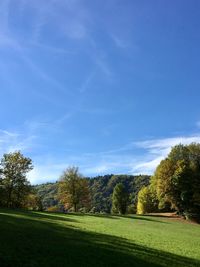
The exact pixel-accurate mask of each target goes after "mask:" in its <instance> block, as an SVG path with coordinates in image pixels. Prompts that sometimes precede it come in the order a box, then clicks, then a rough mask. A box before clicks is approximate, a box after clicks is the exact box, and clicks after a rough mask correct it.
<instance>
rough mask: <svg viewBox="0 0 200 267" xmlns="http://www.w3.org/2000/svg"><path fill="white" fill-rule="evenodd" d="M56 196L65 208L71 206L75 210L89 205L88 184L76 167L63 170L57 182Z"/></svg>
mask: <svg viewBox="0 0 200 267" xmlns="http://www.w3.org/2000/svg"><path fill="white" fill-rule="evenodd" d="M58 198H59V200H60V202H61V203H62V204H63V205H64V207H65V208H66V209H70V208H73V210H74V211H75V212H76V211H78V209H79V208H82V207H88V206H89V204H90V191H89V184H88V181H87V179H85V178H83V177H82V175H81V174H80V173H79V170H78V168H77V167H69V168H68V169H66V170H65V171H64V172H63V174H62V176H61V178H60V181H59V184H58Z"/></svg>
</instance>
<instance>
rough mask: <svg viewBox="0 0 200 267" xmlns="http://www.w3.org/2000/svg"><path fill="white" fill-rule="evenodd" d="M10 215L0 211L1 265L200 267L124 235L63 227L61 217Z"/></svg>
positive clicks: (16, 266) (194, 261)
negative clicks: (111, 234) (117, 235)
mask: <svg viewBox="0 0 200 267" xmlns="http://www.w3.org/2000/svg"><path fill="white" fill-rule="evenodd" d="M13 214H15V211H12V212H9V213H6V212H4V213H3V214H0V266H1V267H34V266H38V267H43V266H44V267H47V266H48V267H54V266H55V267H62V266H63V267H64V266H72V267H75V266H81V267H85V266H88V267H89V266H91V267H101V266H102V267H103V266H107V267H112V266H115V267H125V266H127V267H133V266H149V267H158V266H176V267H178V266H182V267H183V266H187V267H188V266H200V262H199V261H197V260H193V259H189V258H187V257H181V256H177V255H174V254H171V253H167V252H163V251H160V250H156V249H151V248H148V247H145V246H141V245H138V244H134V243H132V242H130V241H129V240H126V239H123V238H118V237H114V236H110V235H105V234H98V233H92V232H85V231H81V230H78V229H74V228H73V227H70V226H66V225H65V226H64V225H63V226H62V224H61V223H62V219H61V222H60V223H59V224H58V223H57V220H58V218H56V220H54V219H55V218H52V220H51V221H50V220H48V221H45V219H46V213H45V214H44V215H43V214H39V216H38V217H37V214H35V213H29V212H27V213H25V212H22V213H21V215H22V217H20V212H17V213H16V214H17V216H13ZM26 215H27V217H26ZM51 217H54V216H51ZM41 218H42V220H41Z"/></svg>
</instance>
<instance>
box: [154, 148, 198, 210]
mask: <svg viewBox="0 0 200 267" xmlns="http://www.w3.org/2000/svg"><path fill="white" fill-rule="evenodd" d="M151 181H152V186H154V188H155V190H156V193H157V197H158V200H159V207H160V208H162V207H164V206H166V205H168V204H170V205H171V208H172V209H175V210H177V211H179V212H181V213H182V212H189V213H199V211H200V144H196V143H192V144H190V145H182V144H180V145H177V146H175V147H173V148H172V150H171V152H170V153H169V155H168V157H167V158H166V159H164V160H163V161H161V163H160V164H159V166H158V167H157V169H156V171H155V174H154V176H153V178H152V180H151Z"/></svg>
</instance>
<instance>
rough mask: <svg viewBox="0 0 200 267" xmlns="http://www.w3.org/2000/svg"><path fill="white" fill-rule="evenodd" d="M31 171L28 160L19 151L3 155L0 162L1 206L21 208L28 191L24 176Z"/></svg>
mask: <svg viewBox="0 0 200 267" xmlns="http://www.w3.org/2000/svg"><path fill="white" fill-rule="evenodd" d="M32 169H33V165H32V161H31V159H30V158H27V157H24V156H23V155H22V154H21V153H20V152H19V151H17V152H14V153H8V154H4V155H3V157H2V159H1V161H0V194H1V196H0V198H1V205H2V206H6V207H22V206H23V203H24V201H25V198H26V196H27V195H28V193H29V191H30V183H29V181H28V180H27V177H26V174H27V173H28V172H29V171H30V170H32Z"/></svg>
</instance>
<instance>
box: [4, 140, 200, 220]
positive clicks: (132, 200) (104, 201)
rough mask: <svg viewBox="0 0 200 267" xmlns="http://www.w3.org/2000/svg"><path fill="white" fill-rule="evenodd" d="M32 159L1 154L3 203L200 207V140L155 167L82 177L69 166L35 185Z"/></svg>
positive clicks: (193, 211) (120, 209)
mask: <svg viewBox="0 0 200 267" xmlns="http://www.w3.org/2000/svg"><path fill="white" fill-rule="evenodd" d="M32 169H33V164H32V160H31V159H30V158H27V157H24V156H23V155H22V154H21V153H20V152H14V153H8V154H4V155H3V157H2V159H1V160H0V206H3V207H9V208H29V209H35V210H43V209H47V210H49V211H68V212H70V211H74V212H77V211H79V212H92V213H96V212H103V213H110V212H111V213H115V214H125V213H136V212H137V213H138V214H144V213H149V212H158V211H177V212H178V213H180V214H184V215H185V216H187V217H189V216H197V217H198V216H199V213H200V144H196V143H192V144H189V145H182V144H180V145H177V146H175V147H173V148H172V149H171V152H170V153H169V155H168V156H167V157H166V158H165V159H164V160H162V161H161V162H160V164H159V165H158V167H157V168H156V170H155V173H154V174H153V175H152V176H151V177H149V176H145V175H139V176H133V175H105V176H97V177H94V178H88V177H83V176H82V175H81V174H80V173H79V170H78V167H69V168H68V169H66V170H65V171H64V172H63V174H62V175H61V177H60V179H59V180H58V181H57V182H56V183H49V184H46V185H44V184H43V185H37V186H31V185H30V183H29V181H28V180H27V177H26V175H27V173H28V172H29V171H31V170H32Z"/></svg>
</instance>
